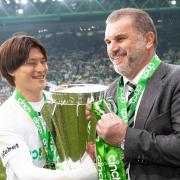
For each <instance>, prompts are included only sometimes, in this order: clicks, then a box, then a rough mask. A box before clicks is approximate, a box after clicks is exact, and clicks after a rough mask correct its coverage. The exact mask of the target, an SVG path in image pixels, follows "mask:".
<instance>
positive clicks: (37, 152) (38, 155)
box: [31, 148, 46, 161]
mask: <svg viewBox="0 0 180 180" xmlns="http://www.w3.org/2000/svg"><path fill="white" fill-rule="evenodd" d="M45 154H46V153H45V150H44V148H39V149H34V150H32V151H31V157H32V159H33V160H35V161H39V160H42V159H45Z"/></svg>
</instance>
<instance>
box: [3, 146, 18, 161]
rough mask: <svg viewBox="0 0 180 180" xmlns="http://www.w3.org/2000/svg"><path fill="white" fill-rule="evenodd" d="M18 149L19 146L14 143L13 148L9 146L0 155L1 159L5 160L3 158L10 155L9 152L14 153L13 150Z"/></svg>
mask: <svg viewBox="0 0 180 180" xmlns="http://www.w3.org/2000/svg"><path fill="white" fill-rule="evenodd" d="M17 148H19V145H18V144H17V143H16V144H15V145H13V146H9V147H6V148H5V149H4V150H3V151H2V153H1V157H2V158H5V156H6V155H7V154H8V153H10V152H11V151H14V150H15V149H17Z"/></svg>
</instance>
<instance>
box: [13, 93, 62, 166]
mask: <svg viewBox="0 0 180 180" xmlns="http://www.w3.org/2000/svg"><path fill="white" fill-rule="evenodd" d="M43 98H44V100H46V97H45V95H44V94H43ZM15 99H16V100H17V102H18V103H19V105H20V106H21V107H22V108H23V109H24V110H25V111H26V112H27V113H28V114H29V116H30V117H31V119H32V120H33V122H34V123H35V125H36V127H37V129H38V133H39V136H40V138H41V140H42V144H43V147H44V151H45V158H46V168H49V169H55V168H56V169H61V166H59V164H60V158H59V155H58V153H57V149H56V146H55V143H54V140H53V138H52V135H51V132H50V131H49V129H48V127H47V126H46V127H45V128H43V125H42V122H41V119H40V118H39V116H38V113H37V112H36V111H35V110H34V109H33V107H32V106H31V105H30V104H29V102H28V101H27V100H26V99H25V98H24V97H23V96H22V95H21V93H20V92H19V91H17V90H16V94H15ZM54 165H55V166H56V167H55V166H54Z"/></svg>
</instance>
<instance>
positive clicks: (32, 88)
mask: <svg viewBox="0 0 180 180" xmlns="http://www.w3.org/2000/svg"><path fill="white" fill-rule="evenodd" d="M47 71H48V66H47V59H45V57H44V55H43V54H42V52H41V50H40V49H39V48H32V49H31V50H30V52H29V57H28V60H27V61H26V63H25V64H23V65H21V66H20V67H19V68H18V69H17V70H16V71H14V72H13V73H12V75H13V76H14V78H15V85H16V88H17V89H18V90H19V91H21V92H22V93H28V92H30V93H35V94H38V93H41V91H42V90H43V89H44V87H45V85H46V74H47Z"/></svg>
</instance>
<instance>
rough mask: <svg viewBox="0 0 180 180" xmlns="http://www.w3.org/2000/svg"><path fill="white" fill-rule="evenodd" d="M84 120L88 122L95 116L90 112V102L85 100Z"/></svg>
mask: <svg viewBox="0 0 180 180" xmlns="http://www.w3.org/2000/svg"><path fill="white" fill-rule="evenodd" d="M85 116H86V120H88V121H90V120H92V119H93V118H94V117H95V114H94V113H93V112H92V111H91V100H90V98H88V99H87V103H86V110H85Z"/></svg>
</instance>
